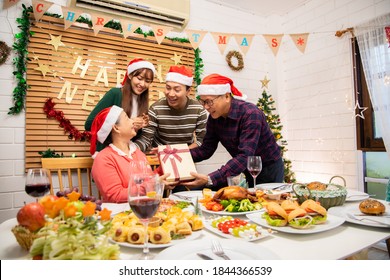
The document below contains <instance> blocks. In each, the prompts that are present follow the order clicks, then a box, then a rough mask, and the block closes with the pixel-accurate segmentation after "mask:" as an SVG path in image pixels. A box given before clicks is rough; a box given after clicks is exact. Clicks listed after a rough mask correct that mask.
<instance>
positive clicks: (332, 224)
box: [246, 214, 345, 234]
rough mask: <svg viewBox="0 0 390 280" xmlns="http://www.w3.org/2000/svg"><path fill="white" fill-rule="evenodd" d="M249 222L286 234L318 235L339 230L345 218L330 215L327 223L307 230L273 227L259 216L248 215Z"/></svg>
mask: <svg viewBox="0 0 390 280" xmlns="http://www.w3.org/2000/svg"><path fill="white" fill-rule="evenodd" d="M246 216H247V218H248V219H249V220H251V221H252V222H254V223H256V224H259V225H261V226H264V227H267V228H271V229H273V230H275V231H279V232H285V233H294V234H312V233H318V232H323V231H328V230H331V229H334V228H337V227H338V226H340V225H342V224H343V223H344V222H345V218H342V217H338V216H333V215H329V214H328V219H327V221H326V223H324V224H321V225H315V226H312V227H309V228H307V229H297V228H293V227H290V226H284V227H273V226H270V225H269V224H267V222H266V220H265V219H263V218H262V217H261V215H259V214H249V215H246Z"/></svg>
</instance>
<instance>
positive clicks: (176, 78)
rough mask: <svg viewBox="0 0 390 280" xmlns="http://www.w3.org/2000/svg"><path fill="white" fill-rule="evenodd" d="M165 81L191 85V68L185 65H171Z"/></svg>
mask: <svg viewBox="0 0 390 280" xmlns="http://www.w3.org/2000/svg"><path fill="white" fill-rule="evenodd" d="M165 81H166V82H175V83H179V84H182V85H186V86H192V81H193V77H192V70H191V69H190V68H188V67H186V66H176V65H175V66H171V67H170V68H169V72H168V73H167V76H166V78H165Z"/></svg>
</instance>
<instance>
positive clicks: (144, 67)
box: [85, 58, 156, 151]
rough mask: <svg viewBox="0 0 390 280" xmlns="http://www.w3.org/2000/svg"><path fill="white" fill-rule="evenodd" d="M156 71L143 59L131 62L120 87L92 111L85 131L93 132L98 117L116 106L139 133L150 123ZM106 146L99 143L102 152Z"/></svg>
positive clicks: (106, 95) (109, 93)
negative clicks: (150, 87)
mask: <svg viewBox="0 0 390 280" xmlns="http://www.w3.org/2000/svg"><path fill="white" fill-rule="evenodd" d="M155 72H156V69H155V68H154V65H153V64H152V63H151V62H149V61H145V60H143V59H142V58H136V59H133V60H132V61H130V62H129V64H128V66H127V69H126V74H125V77H124V79H123V82H122V84H121V86H120V87H118V88H112V89H110V90H109V91H108V92H107V93H106V94H105V95H104V96H103V98H102V99H100V101H99V102H98V104H97V105H96V106H95V108H94V109H93V110H92V112H91V113H90V115H89V116H88V118H87V120H86V122H85V129H86V130H91V125H92V122H93V120H94V119H95V117H96V115H97V114H98V113H99V112H100V111H101V110H103V109H105V108H107V107H110V106H113V105H116V106H118V107H121V108H123V110H124V111H125V112H126V114H127V115H128V116H129V117H130V118H132V119H133V121H134V128H135V130H136V131H137V132H138V131H139V130H140V129H141V128H143V127H145V126H147V125H148V123H149V118H148V108H149V86H150V85H151V83H152V82H153V78H154V74H155ZM103 148H104V145H102V144H100V143H98V145H97V150H98V151H100V150H101V149H103Z"/></svg>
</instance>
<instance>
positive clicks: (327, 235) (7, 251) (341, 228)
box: [0, 195, 390, 260]
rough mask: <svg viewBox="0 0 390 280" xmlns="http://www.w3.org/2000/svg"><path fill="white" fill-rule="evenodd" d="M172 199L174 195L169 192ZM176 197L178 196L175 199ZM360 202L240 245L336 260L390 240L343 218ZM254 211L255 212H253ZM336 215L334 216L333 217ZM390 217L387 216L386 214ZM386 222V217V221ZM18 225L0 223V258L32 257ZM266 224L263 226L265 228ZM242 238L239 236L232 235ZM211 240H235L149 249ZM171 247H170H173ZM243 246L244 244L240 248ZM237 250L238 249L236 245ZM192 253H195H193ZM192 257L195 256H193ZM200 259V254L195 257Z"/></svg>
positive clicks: (382, 231) (383, 232) (136, 250)
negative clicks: (324, 219) (322, 221)
mask: <svg viewBox="0 0 390 280" xmlns="http://www.w3.org/2000/svg"><path fill="white" fill-rule="evenodd" d="M172 198H174V195H172ZM176 199H177V198H176ZM386 203H387V205H386V207H387V209H389V203H388V202H386ZM358 205H359V201H351V202H345V203H344V205H342V206H337V207H332V208H330V209H329V210H328V214H329V215H328V216H329V217H333V219H334V220H335V221H337V225H335V226H334V227H331V228H329V229H327V230H317V231H316V230H314V231H313V232H312V233H310V232H309V233H307V232H306V233H304V232H302V231H301V232H300V231H299V230H297V231H292V232H291V231H287V232H286V231H285V230H284V232H283V231H281V230H272V231H268V232H269V234H268V235H267V236H265V237H264V238H260V239H258V240H253V241H240V242H241V243H239V244H243V242H245V243H246V244H248V246H250V248H252V249H253V251H256V252H258V255H259V256H260V257H261V252H262V251H264V252H272V254H271V255H269V254H268V255H266V256H265V258H267V256H268V257H269V258H271V259H280V260H339V259H346V258H348V257H350V256H352V255H354V254H356V253H358V252H360V251H361V250H364V249H366V248H369V247H371V246H373V245H375V244H377V243H379V242H381V241H384V240H387V241H388V240H389V239H390V224H389V225H388V226H383V225H380V226H377V225H376V224H375V223H368V224H365V223H363V222H358V221H352V220H349V219H348V217H346V213H345V211H347V210H348V209H358ZM102 207H103V208H104V207H106V208H108V209H110V210H112V211H113V214H115V213H118V212H120V211H123V210H127V209H129V206H128V204H127V203H124V204H113V203H103V205H102ZM256 214H257V215H256ZM261 214H262V213H261V212H259V213H254V214H251V216H252V217H258V218H260V217H261ZM201 216H202V217H203V218H204V223H208V222H209V221H210V219H215V217H218V216H216V215H215V214H213V213H210V212H209V211H202V213H201ZM234 217H239V218H240V219H244V220H247V221H250V222H253V221H251V220H248V216H246V215H237V216H234ZM335 217H337V218H335ZM387 218H389V217H387ZM386 221H387V220H386ZM16 224H17V221H16V218H12V219H9V220H6V221H5V222H3V223H1V225H0V240H1V241H0V259H2V260H5V259H12V260H14V259H23V260H26V259H31V257H30V256H29V253H28V251H27V250H25V249H23V248H21V247H20V246H19V245H18V243H17V241H16V239H15V237H14V235H13V233H12V232H11V229H12V227H14V226H15V225H16ZM320 226H321V225H318V226H317V227H320ZM266 228H267V227H266V226H264V229H266ZM235 239H242V238H235ZM211 240H218V241H221V242H222V244H234V241H235V240H234V239H227V238H225V237H224V236H223V235H221V234H216V233H215V232H213V231H211V230H209V229H208V228H203V229H202V230H200V231H198V232H197V233H196V238H193V239H192V240H191V241H188V242H187V243H186V241H185V240H184V241H182V242H180V243H179V244H177V245H173V246H178V250H176V254H172V255H169V254H166V253H164V252H165V250H168V249H170V250H172V248H171V247H170V246H160V247H157V248H151V249H150V250H151V251H152V253H154V254H155V255H156V256H157V257H158V256H159V255H161V254H164V258H165V259H172V260H175V259H182V258H181V256H180V254H177V252H180V251H181V250H182V249H185V248H186V246H189V245H190V244H191V242H192V243H194V242H198V243H199V244H202V243H207V242H210V243H211ZM173 246H172V247H173ZM243 248H244V247H243ZM237 250H240V249H239V248H237ZM141 252H142V246H139V247H136V246H120V259H135V258H136V257H137V256H138V255H139V254H140V253H141ZM194 256H195V254H194ZM194 258H195V257H194ZM196 259H200V257H198V256H197V257H196Z"/></svg>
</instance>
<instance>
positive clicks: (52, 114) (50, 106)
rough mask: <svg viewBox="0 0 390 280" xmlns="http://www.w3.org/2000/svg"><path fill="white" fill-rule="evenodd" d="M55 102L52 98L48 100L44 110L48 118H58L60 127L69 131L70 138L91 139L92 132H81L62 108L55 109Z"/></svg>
mask: <svg viewBox="0 0 390 280" xmlns="http://www.w3.org/2000/svg"><path fill="white" fill-rule="evenodd" d="M54 105H55V103H54V102H53V100H52V99H51V98H48V99H47V100H46V103H45V106H44V107H43V111H44V112H45V114H46V116H47V118H48V119H56V120H57V121H58V122H59V123H60V125H59V126H60V127H62V128H63V129H64V131H65V132H66V133H69V135H68V138H69V139H74V140H78V141H90V139H91V132H89V131H83V132H80V131H79V130H78V129H77V128H76V127H75V126H74V125H73V124H72V123H71V122H70V120H68V119H67V118H65V116H64V112H63V111H60V110H54Z"/></svg>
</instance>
